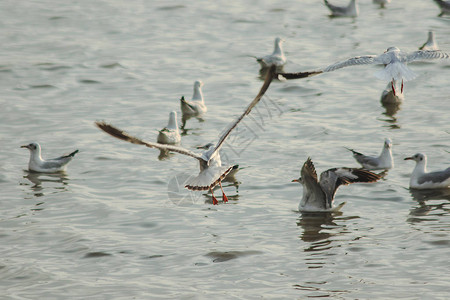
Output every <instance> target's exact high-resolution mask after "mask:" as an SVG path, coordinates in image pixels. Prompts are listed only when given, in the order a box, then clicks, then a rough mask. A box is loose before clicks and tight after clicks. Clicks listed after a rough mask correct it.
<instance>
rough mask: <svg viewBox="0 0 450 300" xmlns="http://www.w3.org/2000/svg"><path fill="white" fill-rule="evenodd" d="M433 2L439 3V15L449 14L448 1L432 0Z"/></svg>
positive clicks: (449, 2)
mask: <svg viewBox="0 0 450 300" xmlns="http://www.w3.org/2000/svg"><path fill="white" fill-rule="evenodd" d="M434 2H436V3H437V5H439V7H440V8H441V13H440V14H439V17H442V16H443V15H450V1H444V0H434Z"/></svg>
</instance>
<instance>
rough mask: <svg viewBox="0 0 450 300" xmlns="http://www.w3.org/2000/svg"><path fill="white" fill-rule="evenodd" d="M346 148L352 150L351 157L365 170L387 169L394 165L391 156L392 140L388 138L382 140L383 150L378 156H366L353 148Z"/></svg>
mask: <svg viewBox="0 0 450 300" xmlns="http://www.w3.org/2000/svg"><path fill="white" fill-rule="evenodd" d="M347 149H348V150H350V151H352V153H353V157H354V158H355V159H356V161H357V162H358V163H359V164H360V165H361V166H362V167H363V168H364V169H366V170H387V169H392V168H393V167H394V158H393V157H392V141H391V140H390V139H385V140H384V145H383V150H381V154H380V156H378V157H375V156H367V155H364V154H361V153H359V152H356V151H355V150H353V149H349V148H347Z"/></svg>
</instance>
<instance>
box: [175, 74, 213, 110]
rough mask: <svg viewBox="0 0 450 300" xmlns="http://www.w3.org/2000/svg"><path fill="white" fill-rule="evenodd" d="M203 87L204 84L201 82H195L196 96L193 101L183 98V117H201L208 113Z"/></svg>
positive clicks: (181, 102) (194, 95) (193, 96)
mask: <svg viewBox="0 0 450 300" xmlns="http://www.w3.org/2000/svg"><path fill="white" fill-rule="evenodd" d="M202 86H203V82H201V81H200V80H197V81H195V82H194V94H193V95H192V99H191V101H187V100H186V99H184V96H182V97H181V99H180V104H181V112H182V113H183V115H188V116H200V115H203V114H204V113H206V112H207V111H208V108H207V107H206V105H205V100H204V99H203V93H202Z"/></svg>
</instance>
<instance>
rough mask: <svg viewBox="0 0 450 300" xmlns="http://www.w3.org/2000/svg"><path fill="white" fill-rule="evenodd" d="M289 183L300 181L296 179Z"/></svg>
mask: <svg viewBox="0 0 450 300" xmlns="http://www.w3.org/2000/svg"><path fill="white" fill-rule="evenodd" d="M291 182H300V180H298V179H292V181H291Z"/></svg>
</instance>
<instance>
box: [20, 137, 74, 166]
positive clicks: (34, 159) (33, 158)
mask: <svg viewBox="0 0 450 300" xmlns="http://www.w3.org/2000/svg"><path fill="white" fill-rule="evenodd" d="M20 148H27V149H29V150H30V161H29V162H28V169H29V170H30V171H32V172H41V173H56V172H62V171H65V169H66V167H67V164H68V163H69V162H70V161H71V160H72V158H73V157H74V156H75V154H77V153H78V150H75V151H73V152H72V153H70V154H68V155H63V156H60V157H57V158H52V159H43V158H42V156H41V146H40V145H39V144H38V143H36V142H34V143H30V144H28V145H23V146H20Z"/></svg>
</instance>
